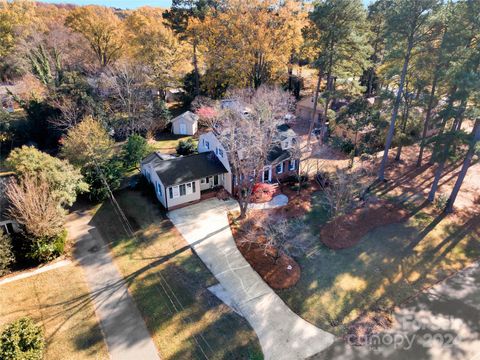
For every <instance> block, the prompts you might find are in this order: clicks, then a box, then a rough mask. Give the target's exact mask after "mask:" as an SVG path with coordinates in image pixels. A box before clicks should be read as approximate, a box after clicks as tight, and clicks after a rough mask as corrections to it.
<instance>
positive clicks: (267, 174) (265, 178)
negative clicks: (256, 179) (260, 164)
mask: <svg viewBox="0 0 480 360" xmlns="http://www.w3.org/2000/svg"><path fill="white" fill-rule="evenodd" d="M271 172H272V168H270V167H268V168H265V169H264V170H263V182H269V181H270V180H271V175H272V173H271Z"/></svg>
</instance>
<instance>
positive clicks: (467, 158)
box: [445, 118, 480, 214]
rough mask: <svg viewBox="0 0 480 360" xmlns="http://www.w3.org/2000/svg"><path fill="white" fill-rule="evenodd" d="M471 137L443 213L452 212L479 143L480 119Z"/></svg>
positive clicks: (476, 121)
mask: <svg viewBox="0 0 480 360" xmlns="http://www.w3.org/2000/svg"><path fill="white" fill-rule="evenodd" d="M472 135H473V139H472V141H471V143H470V147H469V148H468V152H467V155H466V156H465V160H464V161H463V165H462V170H460V173H459V174H458V178H457V181H456V182H455V185H454V186H453V189H452V192H451V194H450V197H449V198H448V201H447V206H446V207H445V212H446V213H447V214H449V213H451V212H453V205H454V204H455V200H456V199H457V195H458V192H459V191H460V188H461V187H462V184H463V180H464V179H465V176H466V175H467V171H468V169H469V167H470V164H471V163H472V159H473V155H474V154H475V146H476V144H477V142H478V141H480V118H479V119H477V120H475V126H474V127H473V131H472Z"/></svg>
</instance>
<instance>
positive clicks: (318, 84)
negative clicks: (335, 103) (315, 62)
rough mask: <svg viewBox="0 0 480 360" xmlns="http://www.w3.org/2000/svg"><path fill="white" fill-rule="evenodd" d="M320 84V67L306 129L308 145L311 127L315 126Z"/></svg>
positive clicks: (308, 144) (308, 143)
mask: <svg viewBox="0 0 480 360" xmlns="http://www.w3.org/2000/svg"><path fill="white" fill-rule="evenodd" d="M321 84H322V69H318V80H317V87H316V89H315V96H314V97H313V113H312V118H311V119H310V127H309V130H308V138H307V146H310V141H311V138H312V132H313V127H314V126H315V115H316V113H317V105H318V95H319V93H320V85H321Z"/></svg>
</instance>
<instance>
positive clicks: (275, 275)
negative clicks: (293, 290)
mask: <svg viewBox="0 0 480 360" xmlns="http://www.w3.org/2000/svg"><path fill="white" fill-rule="evenodd" d="M252 213H253V214H252ZM252 215H253V216H255V218H256V219H257V217H261V218H263V219H265V218H266V216H267V215H266V214H264V213H262V212H261V211H258V212H257V211H255V212H251V216H252ZM262 215H263V216H262ZM228 219H229V222H230V228H231V230H232V234H233V237H234V239H235V243H236V244H237V248H238V250H240V252H241V253H242V255H243V257H244V258H245V260H247V262H248V263H249V264H250V266H251V267H252V268H253V269H254V270H255V271H256V272H257V273H258V274H259V275H260V276H261V277H262V279H263V280H264V281H265V282H266V283H267V284H268V285H269V286H270V287H271V288H273V289H288V288H289V287H292V286H294V285H295V284H296V283H297V282H298V280H300V275H301V270H300V266H299V265H298V264H297V263H296V261H295V260H293V259H292V258H291V257H290V256H287V255H284V254H283V255H282V256H280V258H279V259H277V262H276V263H274V258H273V256H272V255H271V254H272V252H273V251H275V250H274V249H271V252H267V253H266V252H265V250H264V248H262V247H261V246H260V245H258V244H255V243H246V242H245V241H244V237H243V236H244V232H243V231H242V230H241V229H240V228H241V225H240V224H239V223H238V221H234V218H233V216H232V214H230V213H229V214H228ZM244 221H248V220H244ZM257 231H258V233H259V238H260V239H261V237H262V235H261V229H260V228H258V229H257ZM289 267H291V268H290V269H289Z"/></svg>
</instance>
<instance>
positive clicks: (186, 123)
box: [170, 111, 199, 135]
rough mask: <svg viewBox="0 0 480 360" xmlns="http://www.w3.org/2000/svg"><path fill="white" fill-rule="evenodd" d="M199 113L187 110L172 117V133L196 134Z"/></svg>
mask: <svg viewBox="0 0 480 360" xmlns="http://www.w3.org/2000/svg"><path fill="white" fill-rule="evenodd" d="M198 119H199V117H198V115H196V114H194V113H192V112H191V111H186V112H184V113H183V114H182V115H179V116H177V117H176V118H174V119H172V120H171V121H170V122H171V123H172V133H174V134H177V135H195V133H196V132H197V130H198Z"/></svg>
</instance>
